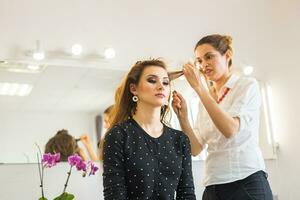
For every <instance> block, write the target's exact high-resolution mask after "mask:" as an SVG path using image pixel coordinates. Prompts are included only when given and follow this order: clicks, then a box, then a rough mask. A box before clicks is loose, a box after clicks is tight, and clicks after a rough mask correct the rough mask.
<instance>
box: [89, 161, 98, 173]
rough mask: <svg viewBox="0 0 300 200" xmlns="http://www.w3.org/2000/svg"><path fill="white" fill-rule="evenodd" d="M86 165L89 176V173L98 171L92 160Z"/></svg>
mask: <svg viewBox="0 0 300 200" xmlns="http://www.w3.org/2000/svg"><path fill="white" fill-rule="evenodd" d="M88 166H89V168H90V173H89V176H90V175H95V173H96V172H97V171H98V167H97V166H96V165H95V164H94V163H93V162H89V163H88Z"/></svg>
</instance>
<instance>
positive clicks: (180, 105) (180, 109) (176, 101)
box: [172, 91, 188, 120]
mask: <svg viewBox="0 0 300 200" xmlns="http://www.w3.org/2000/svg"><path fill="white" fill-rule="evenodd" d="M172 98H173V100H172V107H173V110H174V112H175V113H176V115H177V117H178V119H179V120H186V119H188V112H187V105H186V101H185V99H184V98H183V96H182V95H181V94H180V93H179V92H177V91H173V95H172Z"/></svg>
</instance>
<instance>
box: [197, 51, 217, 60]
mask: <svg viewBox="0 0 300 200" xmlns="http://www.w3.org/2000/svg"><path fill="white" fill-rule="evenodd" d="M210 54H214V53H213V52H210V51H209V52H206V54H204V56H203V57H204V58H205V57H206V56H207V55H210ZM196 59H197V60H198V61H199V62H201V61H202V59H201V58H200V57H196Z"/></svg>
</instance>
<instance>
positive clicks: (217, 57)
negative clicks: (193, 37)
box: [195, 44, 230, 81]
mask: <svg viewBox="0 0 300 200" xmlns="http://www.w3.org/2000/svg"><path fill="white" fill-rule="evenodd" d="M195 55H196V61H197V62H198V63H199V64H200V67H201V68H202V70H203V71H204V74H205V76H206V77H207V78H208V79H209V80H212V81H218V80H219V79H220V78H222V77H223V76H225V75H226V74H228V73H229V68H228V62H229V60H230V58H229V56H228V54H227V53H225V54H224V55H221V54H220V52H219V51H217V50H216V49H215V48H214V47H213V46H211V45H210V44H202V45H200V46H198V47H197V48H196V50H195Z"/></svg>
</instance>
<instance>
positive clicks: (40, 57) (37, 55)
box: [33, 51, 45, 60]
mask: <svg viewBox="0 0 300 200" xmlns="http://www.w3.org/2000/svg"><path fill="white" fill-rule="evenodd" d="M44 58H45V54H44V52H41V51H39V52H34V53H33V59H34V60H43V59H44Z"/></svg>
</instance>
